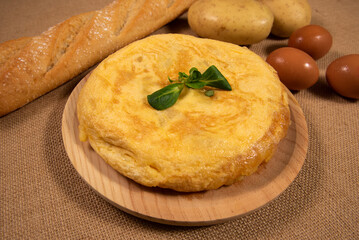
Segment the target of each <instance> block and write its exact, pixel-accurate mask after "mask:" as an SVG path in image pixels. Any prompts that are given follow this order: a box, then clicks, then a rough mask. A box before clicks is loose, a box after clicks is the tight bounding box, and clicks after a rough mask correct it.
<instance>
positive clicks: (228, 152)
mask: <svg viewBox="0 0 359 240" xmlns="http://www.w3.org/2000/svg"><path fill="white" fill-rule="evenodd" d="M211 65H215V66H216V67H217V68H218V69H219V70H220V72H221V73H222V74H223V75H224V76H225V77H226V79H227V80H228V82H229V83H230V85H231V87H232V91H221V90H216V91H215V94H214V96H212V97H207V96H205V95H204V94H203V90H201V89H186V88H185V89H184V90H183V91H182V93H181V95H180V98H179V100H178V101H177V103H176V104H175V105H173V106H172V107H170V108H168V109H166V110H162V111H158V110H155V109H153V108H152V107H151V106H150V105H149V104H148V102H147V95H149V94H151V93H153V92H155V91H157V90H158V89H160V88H163V87H164V86H166V85H168V83H169V82H168V77H170V78H171V79H175V78H176V77H177V76H178V73H179V72H187V73H188V71H189V69H190V68H192V67H196V68H197V69H198V70H199V71H200V72H203V71H204V70H206V69H207V68H208V67H209V66H211ZM77 116H78V120H79V130H80V136H79V137H80V140H81V141H86V140H88V141H89V143H90V145H91V146H92V147H93V149H94V150H95V151H96V152H97V153H98V154H99V155H100V156H101V157H102V158H103V159H104V160H105V161H106V162H107V163H108V164H109V165H110V166H112V167H113V168H114V169H116V170H117V171H118V172H119V173H121V174H122V175H124V176H126V177H128V178H130V179H132V180H134V181H136V182H138V183H140V184H142V185H145V186H149V187H161V188H170V189H173V190H176V191H181V192H194V191H203V190H209V189H216V188H219V187H221V186H223V185H230V184H233V183H234V182H236V181H239V180H241V179H242V178H243V177H244V176H248V175H250V174H252V173H254V172H255V171H256V170H257V168H258V166H259V165H260V164H261V163H262V162H266V161H268V160H269V159H270V158H271V157H272V155H273V154H274V152H275V150H276V147H277V145H278V143H279V142H280V140H281V139H282V138H284V137H285V135H286V132H287V129H288V127H289V124H290V112H289V107H288V98H287V94H286V90H285V87H284V86H283V85H282V84H281V82H280V81H279V79H278V76H277V74H276V72H275V71H274V70H273V69H272V68H271V67H270V66H269V65H268V64H267V63H266V62H265V61H264V60H263V59H262V58H261V57H260V56H258V55H256V54H255V53H253V52H252V51H250V50H249V49H247V48H245V47H240V46H238V45H234V44H230V43H225V42H220V41H217V40H210V39H202V38H196V37H193V36H188V35H181V34H159V35H153V36H150V37H147V38H145V39H142V40H138V41H136V42H134V43H132V44H130V45H128V46H126V47H124V48H122V49H120V50H119V51H117V52H116V53H114V54H112V55H111V56H109V57H108V58H107V59H105V60H104V61H103V62H101V63H100V64H99V65H98V66H97V67H96V69H94V71H93V72H92V73H91V76H90V77H89V79H88V80H87V82H86V84H85V86H84V87H83V88H82V90H81V92H80V95H79V99H78V102H77Z"/></svg>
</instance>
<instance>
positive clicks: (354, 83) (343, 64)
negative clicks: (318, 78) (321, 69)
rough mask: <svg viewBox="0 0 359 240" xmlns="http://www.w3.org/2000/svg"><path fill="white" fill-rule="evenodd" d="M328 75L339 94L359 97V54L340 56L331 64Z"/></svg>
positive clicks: (329, 80)
mask: <svg viewBox="0 0 359 240" xmlns="http://www.w3.org/2000/svg"><path fill="white" fill-rule="evenodd" d="M326 77H327V81H328V84H329V85H330V87H331V88H332V89H333V90H334V91H335V92H337V93H338V94H340V95H342V96H344V97H348V98H354V99H359V54H350V55H346V56H343V57H340V58H338V59H336V60H334V61H333V62H332V63H331V64H329V66H328V68H327V72H326Z"/></svg>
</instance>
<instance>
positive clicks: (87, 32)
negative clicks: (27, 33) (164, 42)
mask: <svg viewBox="0 0 359 240" xmlns="http://www.w3.org/2000/svg"><path fill="white" fill-rule="evenodd" d="M194 1H195V0H116V1H114V2H113V3H111V4H109V5H107V6H106V7H104V8H103V9H101V10H99V11H93V12H87V13H83V14H79V15H76V16H73V17H71V18H69V19H67V20H65V21H64V22H61V23H59V24H57V25H55V26H53V27H51V28H49V29H48V30H47V31H45V32H43V33H42V34H41V35H39V36H35V37H25V38H20V39H16V40H10V41H7V42H4V43H2V44H0V116H3V115H5V114H7V113H9V112H12V111H14V110H16V109H18V108H20V107H22V106H24V105H25V104H27V103H29V102H30V101H33V100H34V99H36V98H38V97H40V96H42V95H43V94H45V93H47V92H49V91H51V90H53V89H54V88H56V87H58V86H60V85H61V84H63V83H65V82H67V81H68V80H70V79H72V78H74V77H75V76H77V75H79V74H80V73H82V72H83V71H85V70H87V69H88V68H90V67H91V66H93V65H95V64H96V63H98V62H99V61H101V60H103V59H104V58H106V57H107V56H108V55H110V54H111V53H113V52H115V51H116V50H118V49H119V48H121V47H123V46H125V45H127V44H129V43H131V42H133V41H135V40H137V39H140V38H143V37H145V36H147V35H149V34H151V33H152V32H154V31H156V30H157V29H159V28H160V27H162V26H164V25H165V24H167V23H169V22H170V21H172V20H174V19H175V18H176V17H178V16H179V15H181V14H182V13H183V12H184V11H186V10H187V9H188V8H189V6H190V5H191V4H192V3H193V2H194Z"/></svg>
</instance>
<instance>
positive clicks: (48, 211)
mask: <svg viewBox="0 0 359 240" xmlns="http://www.w3.org/2000/svg"><path fill="white" fill-rule="evenodd" d="M110 1H111V0H103V1H95V0H90V1H89V0H78V1H71V0H62V1H50V0H32V1H25V0H12V1H5V0H2V1H1V3H0V42H3V41H5V40H9V39H13V38H17V37H21V36H31V35H35V34H39V33H41V32H42V31H44V30H45V29H47V28H48V27H50V26H52V25H54V24H56V23H58V22H60V21H62V20H64V19H66V18H68V17H70V16H72V15H74V14H77V13H81V12H85V11H89V10H94V9H100V8H102V7H103V6H105V5H106V4H107V3H109V2H110ZM309 2H310V4H311V6H312V10H313V18H312V23H313V24H320V25H322V26H324V27H326V28H327V29H328V30H329V31H330V32H331V33H332V35H333V38H334V44H333V47H332V49H331V51H330V52H329V53H328V54H327V55H326V56H325V57H324V58H322V59H320V60H318V61H317V63H318V65H319V68H320V79H319V82H318V83H317V84H316V85H314V86H313V87H311V88H310V89H308V90H304V91H300V92H298V93H295V94H294V96H295V97H296V99H297V100H298V102H299V104H300V105H301V107H302V109H303V111H304V114H305V117H306V120H307V123H308V129H309V149H308V155H307V159H306V161H305V163H304V166H303V168H302V170H301V172H300V173H299V175H298V176H297V178H296V179H295V181H294V182H293V184H292V185H291V186H289V188H288V189H287V190H286V191H285V192H284V193H283V194H281V195H280V196H279V197H278V198H277V199H275V200H274V201H272V202H271V203H269V204H268V205H266V206H265V207H263V208H261V209H259V210H257V211H255V212H253V213H251V214H249V215H245V216H243V217H240V218H239V219H237V220H233V221H230V222H227V223H224V224H219V225H214V226H208V227H174V226H168V225H162V224H157V223H152V222H149V221H146V220H142V219H139V218H136V217H133V216H132V215H129V214H126V213H124V212H122V211H121V210H119V209H117V208H116V207H114V206H112V205H111V204H109V203H108V202H107V201H105V200H104V199H103V198H102V197H101V196H99V195H97V194H96V193H95V192H94V191H93V190H92V189H90V187H89V186H88V185H87V184H86V183H85V182H84V181H83V180H82V179H81V178H80V176H79V175H78V173H77V172H76V171H75V169H74V168H73V166H72V165H71V162H70V160H69V158H68V157H67V154H66V152H65V149H64V146H63V143H62V135H61V117H62V112H63V109H64V106H65V103H66V101H67V99H68V97H69V95H70V93H71V91H72V90H73V88H74V87H75V86H76V84H77V83H78V82H79V80H80V79H81V76H79V77H77V78H76V79H73V80H71V81H69V82H68V83H67V84H65V85H63V86H61V87H59V88H58V89H56V90H54V91H52V92H50V93H48V94H47V95H45V96H43V97H41V98H39V99H37V100H36V101H34V102H32V103H30V104H28V105H27V106H25V107H23V108H21V109H19V110H17V111H15V112H13V113H11V114H8V115H7V116H5V117H2V118H0V132H1V138H0V159H1V164H0V171H1V172H0V194H1V195H0V196H1V198H0V206H1V212H0V233H1V235H0V238H2V239H22V238H25V239H53V238H56V239H58V238H60V239H327V238H329V239H359V194H358V192H359V183H358V180H359V167H358V162H359V156H358V155H359V102H358V101H353V100H348V99H345V98H342V97H340V96H338V95H337V94H335V93H334V92H333V91H332V90H331V89H330V88H329V87H328V85H327V83H326V81H325V69H326V67H327V66H328V64H329V63H330V62H331V61H333V60H334V59H335V58H337V57H340V56H342V55H345V54H350V53H359V2H358V1H357V0H341V1H339V0H330V1H329V0H328V1H324V0H310V1H309ZM186 24H187V23H186V21H185V20H177V21H175V22H174V23H172V24H170V25H168V27H166V28H164V29H162V30H161V31H160V32H167V31H173V32H176V31H181V32H188V33H189V32H190V31H189V30H188V26H187V25H186ZM286 43H287V41H286V40H281V39H276V38H272V37H271V38H269V39H267V40H265V41H263V42H261V43H259V44H255V45H253V46H251V47H250V49H252V50H253V51H254V52H256V53H258V54H259V55H261V56H263V58H265V57H266V56H267V55H268V53H269V52H270V51H272V50H274V49H275V48H278V47H281V46H285V45H286Z"/></svg>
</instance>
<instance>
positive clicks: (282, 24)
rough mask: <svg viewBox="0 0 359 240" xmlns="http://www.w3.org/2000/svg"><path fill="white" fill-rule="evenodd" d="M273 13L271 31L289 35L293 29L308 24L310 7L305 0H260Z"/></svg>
mask: <svg viewBox="0 0 359 240" xmlns="http://www.w3.org/2000/svg"><path fill="white" fill-rule="evenodd" d="M260 1H261V2H262V3H264V4H265V5H267V6H268V7H269V8H270V9H271V11H272V12H273V14H274V22H273V28H272V30H271V33H272V34H273V35H276V36H278V37H289V36H290V35H291V34H292V33H293V32H294V31H295V30H297V29H298V28H301V27H303V26H305V25H308V24H310V20H311V18H312V11H311V7H310V5H309V3H308V1H307V0H260Z"/></svg>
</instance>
